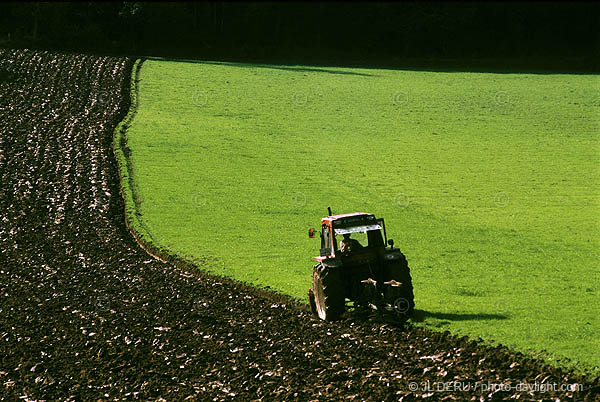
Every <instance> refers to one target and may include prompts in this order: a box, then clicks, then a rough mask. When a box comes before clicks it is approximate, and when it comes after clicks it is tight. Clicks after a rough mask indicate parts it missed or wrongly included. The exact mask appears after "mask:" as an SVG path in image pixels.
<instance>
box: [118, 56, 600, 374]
mask: <svg viewBox="0 0 600 402" xmlns="http://www.w3.org/2000/svg"><path fill="white" fill-rule="evenodd" d="M140 77H141V81H140V84H139V97H138V101H139V106H138V111H137V115H136V117H135V119H134V121H133V124H132V126H131V127H130V128H129V130H128V139H129V147H130V148H131V151H132V153H131V157H130V160H131V163H132V166H133V175H134V179H135V180H134V182H135V191H136V194H137V197H138V202H139V204H138V209H139V211H138V212H139V213H140V214H141V215H140V216H139V218H140V220H139V224H138V225H137V228H136V229H137V230H138V231H140V232H142V233H143V234H144V235H145V236H147V237H149V238H150V239H151V240H152V241H153V242H155V244H158V245H161V246H164V247H166V248H168V249H169V250H171V251H173V252H175V253H177V254H180V255H183V256H186V257H188V258H190V259H192V260H194V261H196V262H198V263H199V264H202V267H203V269H207V270H210V271H212V272H215V273H218V274H223V275H227V276H231V277H234V278H236V279H239V280H242V281H247V282H250V283H253V284H256V285H259V286H270V287H271V288H273V289H276V290H278V291H281V292H284V293H287V294H290V295H293V296H295V297H297V298H299V299H302V300H304V297H305V295H306V289H307V288H308V287H309V286H310V282H311V269H312V265H313V261H312V260H311V258H312V256H313V255H316V254H317V253H318V248H319V245H318V244H317V242H318V240H315V239H308V237H307V234H306V233H307V229H308V227H310V226H315V227H317V226H318V225H319V219H320V218H321V217H322V216H325V215H326V214H327V213H326V212H327V206H331V207H332V208H333V210H334V213H342V212H351V211H365V212H373V213H375V214H376V215H377V216H381V217H384V218H385V219H386V225H387V228H388V237H392V238H393V239H394V240H395V242H396V245H397V246H399V247H400V248H401V249H402V250H403V251H404V253H405V254H406V255H407V257H408V260H409V264H410V266H411V268H412V273H413V281H414V287H415V302H416V304H417V305H416V308H417V309H418V310H419V311H418V316H419V319H421V320H422V322H423V323H424V324H425V325H428V326H430V327H434V328H443V329H449V330H451V331H452V332H455V333H461V334H469V335H472V336H481V337H483V338H484V339H488V340H496V341H499V342H501V343H503V344H506V345H509V346H512V347H515V348H516V349H517V350H521V351H532V353H537V352H540V351H543V350H546V351H548V353H547V354H544V353H543V352H542V353H543V354H544V355H545V356H546V357H547V358H549V359H554V360H556V359H563V358H565V357H568V358H572V359H574V360H575V361H579V362H582V363H584V366H585V367H588V368H590V367H594V366H596V367H597V366H599V365H600V355H599V354H598V353H597V352H593V351H598V350H600V337H599V336H598V335H599V334H600V318H599V313H600V308H599V304H600V303H599V298H600V274H599V272H600V264H599V263H598V261H600V258H599V257H600V255H599V254H600V253H599V250H600V248H599V246H600V236H599V229H600V197H599V195H600V163H599V162H600V140H599V138H598V133H599V132H600V98H599V90H600V77H598V76H593V75H536V74H485V73H465V72H428V71H394V70H380V69H345V68H317V67H302V66H271V65H247V64H246V65H245V64H228V63H209V62H206V63H201V62H175V61H162V60H149V61H146V62H145V63H144V64H143V66H142V70H141V76H140ZM565 364H568V365H570V364H572V363H568V362H567V363H565Z"/></svg>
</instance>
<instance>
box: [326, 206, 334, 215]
mask: <svg viewBox="0 0 600 402" xmlns="http://www.w3.org/2000/svg"><path fill="white" fill-rule="evenodd" d="M327 212H329V216H333V214H332V213H331V207H327Z"/></svg>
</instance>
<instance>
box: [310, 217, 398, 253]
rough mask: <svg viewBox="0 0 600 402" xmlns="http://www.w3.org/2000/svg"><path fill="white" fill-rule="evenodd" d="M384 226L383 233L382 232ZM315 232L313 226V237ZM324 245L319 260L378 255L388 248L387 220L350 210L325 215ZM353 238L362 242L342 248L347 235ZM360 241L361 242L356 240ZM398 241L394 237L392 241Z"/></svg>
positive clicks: (322, 237)
mask: <svg viewBox="0 0 600 402" xmlns="http://www.w3.org/2000/svg"><path fill="white" fill-rule="evenodd" d="M382 230H383V233H382ZM314 236H315V230H314V229H309V237H314ZM320 237H321V249H320V253H319V256H318V257H314V258H315V260H316V261H319V262H321V261H323V260H325V259H331V258H341V257H346V258H349V257H352V256H356V257H360V256H363V257H367V256H368V255H373V257H376V256H377V255H378V254H379V253H381V251H382V249H384V248H385V244H386V243H387V236H386V231H385V222H384V220H383V219H382V218H380V219H377V218H376V217H375V215H373V214H367V213H364V212H354V213H350V214H341V215H330V216H327V217H325V218H323V219H321V232H320ZM344 238H346V239H352V240H351V241H353V242H355V243H353V244H357V243H358V246H355V247H352V249H351V251H349V252H348V251H346V252H343V251H342V250H340V246H339V245H340V242H341V241H343V239H344ZM356 242H357V243H356ZM393 243H394V242H393V241H392V240H391V239H390V245H392V244H393Z"/></svg>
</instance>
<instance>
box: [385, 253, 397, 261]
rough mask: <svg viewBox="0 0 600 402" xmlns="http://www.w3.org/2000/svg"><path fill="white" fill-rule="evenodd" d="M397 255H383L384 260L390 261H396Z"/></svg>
mask: <svg viewBox="0 0 600 402" xmlns="http://www.w3.org/2000/svg"><path fill="white" fill-rule="evenodd" d="M398 257H399V256H398V254H386V255H385V259H386V260H388V261H390V260H397V259H398Z"/></svg>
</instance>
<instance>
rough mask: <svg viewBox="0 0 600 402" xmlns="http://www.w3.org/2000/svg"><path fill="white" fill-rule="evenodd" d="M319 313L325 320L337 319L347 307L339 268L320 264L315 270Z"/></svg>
mask: <svg viewBox="0 0 600 402" xmlns="http://www.w3.org/2000/svg"><path fill="white" fill-rule="evenodd" d="M312 293H313V295H314V300H315V307H316V312H317V315H318V316H319V318H320V319H322V320H325V321H333V320H337V319H338V318H339V317H340V316H341V315H342V314H343V313H344V310H345V309H346V298H345V296H344V283H343V280H342V275H341V273H340V272H339V270H335V269H328V268H327V267H324V266H322V265H318V266H317V267H315V269H314V270H313V288H312Z"/></svg>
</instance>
